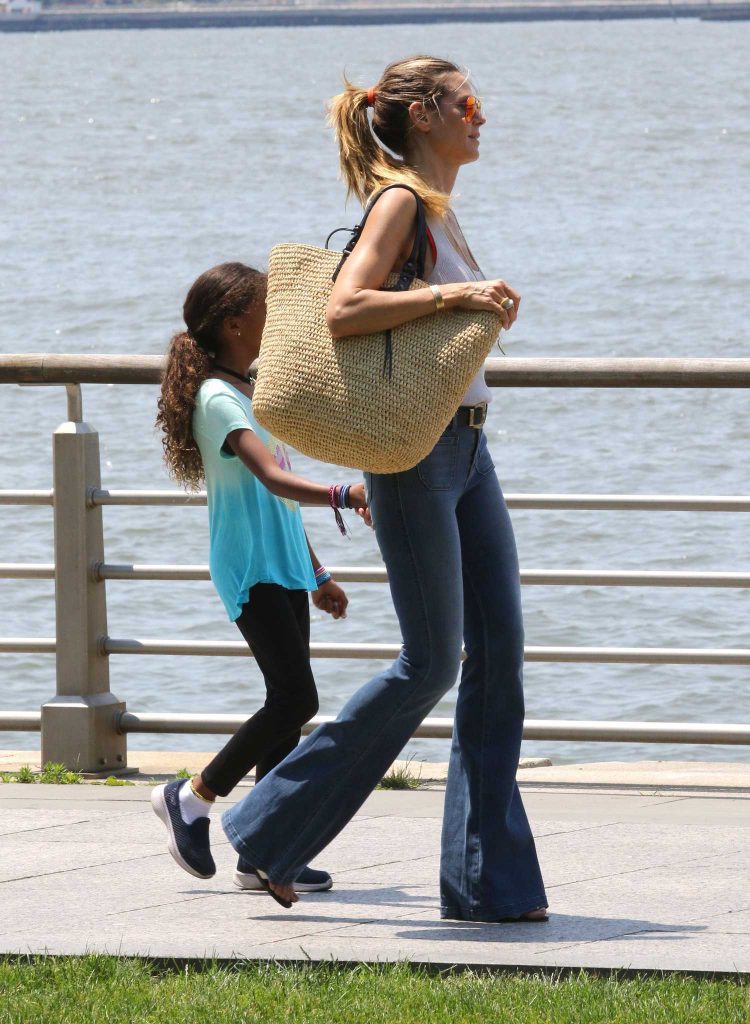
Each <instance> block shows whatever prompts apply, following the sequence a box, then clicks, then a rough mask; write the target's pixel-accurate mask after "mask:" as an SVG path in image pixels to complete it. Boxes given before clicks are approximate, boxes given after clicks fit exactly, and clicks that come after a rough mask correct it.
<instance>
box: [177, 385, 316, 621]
mask: <svg viewBox="0 0 750 1024" xmlns="http://www.w3.org/2000/svg"><path fill="white" fill-rule="evenodd" d="M192 426H193V436H194V437H195V440H196V442H197V444H198V448H199V449H200V453H201V458H202V459H203V468H204V470H205V474H206V490H207V492H208V529H209V568H210V570H211V579H212V580H213V582H214V586H215V587H216V589H217V590H218V592H219V597H220V598H221V600H222V601H223V602H224V607H225V608H226V610H227V614H228V615H229V618H230V619H232V620H233V621H234V619H236V618H238V617H239V615H240V613H241V611H242V605H243V604H245V602H246V601H247V599H248V594H249V591H250V588H251V587H254V586H255V584H256V583H278V584H279V585H280V586H282V587H286V588H287V589H288V590H315V589H316V583H315V573H314V571H313V567H312V562H311V561H310V552H309V550H308V547H307V540H306V539H305V531H304V528H303V526H302V516H301V515H300V510H299V504H298V503H297V502H296V501H290V500H289V499H287V498H277V497H276V495H274V494H271V492H270V491H269V490H268V489H267V488H266V487H264V486H263V484H262V483H261V482H260V480H258V478H257V477H256V476H255V475H254V474H253V473H251V472H250V470H249V469H248V468H247V466H245V465H244V464H243V462H242V461H241V460H240V459H238V458H237V456H236V455H233V454H227V452H226V451H222V446H223V444H224V441H225V440H226V438H227V434H231V432H232V431H233V430H252V431H254V432H255V434H257V436H258V437H259V438H260V439H261V441H262V442H263V443H264V444H265V445H266V447H267V448H268V449H269V451H270V452H271V454H272V455H273V456H274V458H275V459H276V462H277V463H278V464H279V465H280V466H281V467H282V469H286V470H289V469H291V465H290V463H289V457H288V455H287V453H286V449H285V448H284V446H283V445H282V444H281V443H280V442H278V441H277V440H276V439H275V438H274V437H272V436H271V435H270V434H269V433H268V431H267V430H264V429H263V427H262V426H261V425H260V424H259V423H258V422H257V420H256V419H255V417H254V416H253V407H252V402H251V401H250V399H249V398H247V397H246V396H245V395H243V394H242V392H241V391H238V390H237V388H235V387H232V385H231V384H228V383H227V382H226V381H223V380H217V379H216V378H214V377H212V378H210V379H208V380H205V381H204V382H203V384H201V386H200V389H199V390H198V394H197V396H196V401H195V410H194V412H193V424H192Z"/></svg>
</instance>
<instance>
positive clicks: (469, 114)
mask: <svg viewBox="0 0 750 1024" xmlns="http://www.w3.org/2000/svg"><path fill="white" fill-rule="evenodd" d="M481 110H482V101H481V100H480V98H479V97H478V96H467V97H466V101H465V105H464V121H466V122H467V124H468V123H469V122H470V121H473V120H474V117H475V116H476V114H478V113H480V112H481Z"/></svg>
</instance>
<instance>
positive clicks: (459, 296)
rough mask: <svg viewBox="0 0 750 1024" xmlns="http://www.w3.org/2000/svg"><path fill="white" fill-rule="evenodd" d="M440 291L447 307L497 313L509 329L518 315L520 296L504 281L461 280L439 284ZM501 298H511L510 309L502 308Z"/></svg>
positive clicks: (506, 328) (504, 325)
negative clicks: (454, 282)
mask: <svg viewBox="0 0 750 1024" xmlns="http://www.w3.org/2000/svg"><path fill="white" fill-rule="evenodd" d="M440 291H441V292H442V295H443V299H444V300H445V305H446V308H447V309H482V310H489V311H490V312H492V313H497V314H498V316H500V317H501V318H502V321H503V327H504V328H505V330H506V331H507V330H509V329H510V328H511V327H512V325H513V324H514V323H515V321H516V317H517V316H518V307H519V306H520V305H521V296H520V295H519V294H518V292H517V291H516V290H515V289H514V288H511V286H510V285H509V284H507V283H506V282H505V281H500V280H495V281H461V282H458V283H456V284H441V285H440ZM503 299H511V300H512V302H513V305H512V307H511V308H510V309H503V307H502V305H501V303H502V301H503Z"/></svg>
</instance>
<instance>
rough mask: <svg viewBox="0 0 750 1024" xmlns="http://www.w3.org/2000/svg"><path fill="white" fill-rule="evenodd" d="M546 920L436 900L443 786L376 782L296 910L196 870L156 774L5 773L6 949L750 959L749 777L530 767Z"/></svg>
mask: <svg viewBox="0 0 750 1024" xmlns="http://www.w3.org/2000/svg"><path fill="white" fill-rule="evenodd" d="M523 788H524V796H525V800H526V805H527V808H528V810H529V814H530V817H531V819H532V822H533V825H534V830H535V833H536V836H537V842H538V848H539V854H540V858H541V861H542V867H543V870H544V874H545V879H546V882H547V886H548V892H549V897H550V904H551V909H552V913H553V917H552V920H551V921H550V922H549V923H548V924H543V925H530V924H511V925H509V924H504V925H478V924H465V923H459V922H447V921H440V919H439V917H438V911H437V906H438V891H437V871H438V852H437V851H438V842H439V833H440V814H441V810H442V801H443V793H442V790H440V789H432V790H423V791H419V792H397V793H391V792H377V793H375V794H373V796H372V797H371V798H370V800H369V801H368V802H367V804H366V805H365V807H364V808H363V810H362V813H361V814H360V815H359V816H358V817H357V818H356V819H355V820H354V821H353V822H352V823H351V825H350V826H349V827H348V828H347V829H346V830H345V831H344V833H343V834H342V835H341V836H340V837H339V838H338V839H337V840H336V841H335V842H334V843H333V844H332V845H331V847H329V849H328V850H327V851H326V852H325V854H324V855H323V856H322V857H321V858H320V862H319V863H320V864H321V865H322V866H325V867H326V868H328V869H330V870H331V871H332V872H333V873H334V875H335V889H334V890H333V891H332V892H330V893H322V894H317V895H311V896H303V897H302V899H301V901H300V903H299V904H297V906H296V908H295V909H293V910H291V911H284V910H282V909H281V908H280V907H277V906H276V904H275V903H273V902H272V901H271V900H270V899H269V898H268V897H267V896H265V895H262V894H254V893H242V892H239V891H238V890H236V889H234V888H233V885H232V882H231V872H232V868H233V863H234V856H233V851H232V850H231V848H230V847H229V846H228V845H227V844H226V841H225V840H224V837H223V834H222V833H221V830H220V827H219V825H218V822H215V823H214V825H213V831H214V839H215V841H216V846H215V854H216V860H217V863H218V866H219V873H218V875H217V876H216V878H214V879H213V880H211V881H209V882H200V881H198V880H197V879H193V878H191V877H190V876H188V875H186V874H184V873H183V872H182V871H180V870H179V868H177V866H176V865H175V864H174V863H173V861H172V860H171V858H170V857H169V855H168V854H167V853H166V850H165V841H164V835H165V834H164V831H163V826H162V825H161V824H160V822H159V821H158V820H157V819H156V817H155V816H154V815H153V813H152V811H151V808H150V805H149V802H148V798H149V790H148V788H147V787H145V786H142V785H139V786H135V787H132V788H131V787H128V788H123V789H107V788H104V787H91V786H80V787H57V786H45V787H42V786H34V787H32V786H21V785H9V784H3V785H0V806H1V807H2V815H1V816H0V952H28V951H33V952H41V951H45V950H46V951H49V952H50V953H83V952H85V951H106V952H110V953H122V954H151V955H154V956H168V957H169V956H175V957H204V956H218V957H251V958H254V957H257V958H279V959H294V960H299V959H305V958H307V957H311V958H312V959H316V960H317V959H331V958H334V959H339V960H373V961H374V960H393V959H400V958H408V959H410V960H412V961H418V962H431V963H439V964H445V963H450V964H519V965H528V966H530V967H540V966H584V967H628V968H644V969H652V968H657V969H665V970H698V971H743V972H748V971H750V885H749V884H748V881H749V875H750V858H748V849H750V843H749V840H750V795H748V794H747V793H744V794H743V793H741V792H739V791H738V792H734V793H721V792H715V793H712V794H709V795H706V794H693V795H691V794H687V793H683V794H680V793H679V792H676V791H667V790H663V791H651V792H646V791H643V792H634V791H632V790H620V791H612V790H610V791H607V792H603V791H601V790H596V789H585V788H577V789H568V790H566V789H564V788H561V787H559V786H558V787H554V788H544V787H541V786H538V785H535V784H525V785H524V786H523Z"/></svg>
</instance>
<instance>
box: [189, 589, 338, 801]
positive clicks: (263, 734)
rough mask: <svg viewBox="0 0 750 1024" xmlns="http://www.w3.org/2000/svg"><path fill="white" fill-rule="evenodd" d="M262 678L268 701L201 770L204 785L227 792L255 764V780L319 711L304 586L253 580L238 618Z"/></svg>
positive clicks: (279, 758)
mask: <svg viewBox="0 0 750 1024" xmlns="http://www.w3.org/2000/svg"><path fill="white" fill-rule="evenodd" d="M237 626H238V627H239V630H240V632H241V633H242V635H243V637H244V638H245V640H246V641H247V643H248V645H249V646H250V649H251V650H252V652H253V654H254V655H255V660H256V661H257V662H258V666H259V667H260V670H261V672H262V673H263V679H264V680H265V684H266V702H265V704H264V705H263V707H262V708H261V709H260V710H259V711H256V713H255V714H254V715H253V717H252V718H249V719H248V720H247V722H245V724H244V725H243V726H241V727H240V728H239V729H238V730H237V732H236V733H235V734H234V736H233V737H232V738H231V740H230V741H229V742H228V743H227V744H226V746H225V747H223V749H222V750H220V751H219V753H218V754H217V755H216V757H215V758H214V759H213V761H211V763H210V764H209V765H208V766H207V767H206V768H204V769H203V771H202V772H201V778H202V780H203V782H204V784H205V785H206V786H208V788H209V789H210V790H212V791H213V792H214V793H216V794H217V795H218V796H227V795H228V794H229V793H230V792H231V791H232V790H233V789H234V787H235V786H236V785H237V783H238V782H239V781H240V779H241V778H243V777H244V776H245V775H247V773H248V771H249V770H250V769H251V768H252V767H253V766H255V779H256V782H257V781H258V780H259V779H261V778H263V776H264V775H267V774H268V772H270V771H271V769H272V768H275V767H276V765H277V764H278V763H279V762H280V761H283V760H284V758H285V757H286V755H287V754H288V753H289V752H290V751H291V750H294V748H295V747H296V746H297V744H298V743H299V738H300V736H301V729H302V726H303V725H304V724H305V722H308V721H309V720H310V719H311V718H312V717H313V716H314V715H315V714H317V711H318V692H317V690H316V688H315V680H314V679H313V674H312V669H311V668H310V605H309V599H308V595H307V591H306V590H287V589H286V588H285V587H280V586H278V585H277V584H276V583H257V584H256V585H255V586H254V587H252V588H251V590H250V594H249V596H248V600H247V603H246V604H244V605H243V606H242V613H241V614H240V617H239V618H238V619H237Z"/></svg>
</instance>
